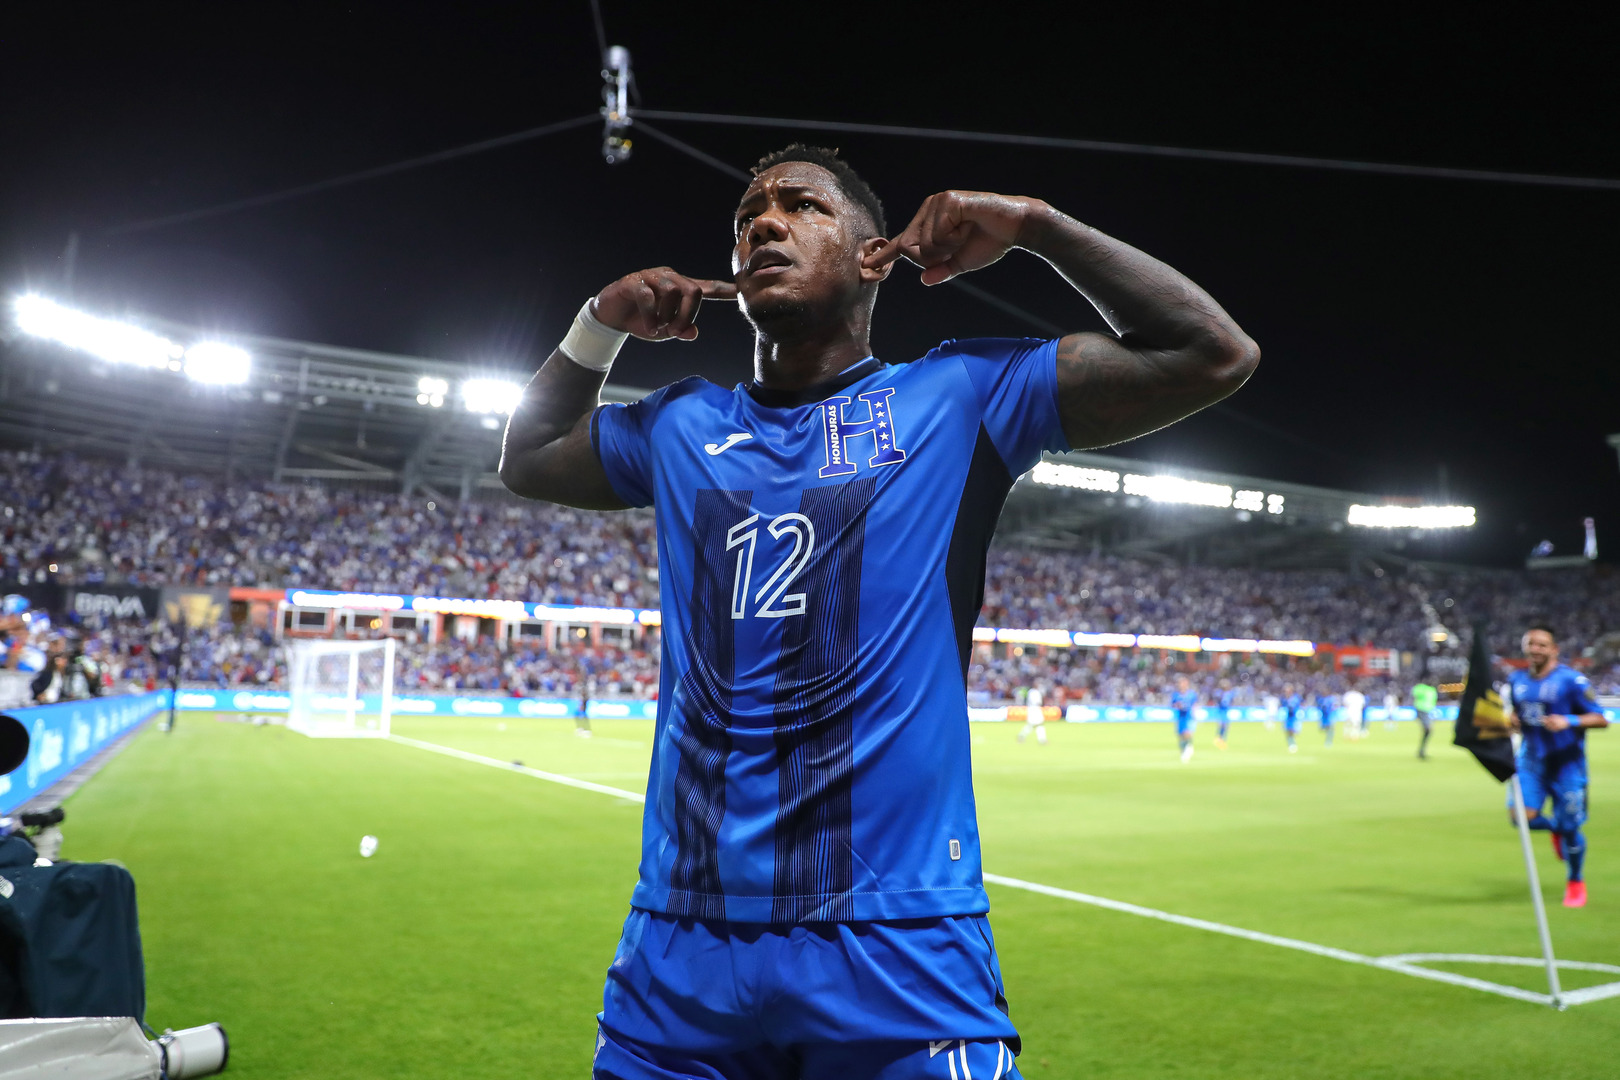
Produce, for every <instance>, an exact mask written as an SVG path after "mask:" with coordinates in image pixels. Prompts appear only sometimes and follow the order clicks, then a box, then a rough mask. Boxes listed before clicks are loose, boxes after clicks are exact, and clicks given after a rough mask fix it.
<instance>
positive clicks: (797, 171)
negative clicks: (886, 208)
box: [738, 161, 844, 206]
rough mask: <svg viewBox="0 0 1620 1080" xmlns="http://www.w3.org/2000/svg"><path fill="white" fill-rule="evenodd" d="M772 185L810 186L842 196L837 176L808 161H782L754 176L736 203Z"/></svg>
mask: <svg viewBox="0 0 1620 1080" xmlns="http://www.w3.org/2000/svg"><path fill="white" fill-rule="evenodd" d="M772 187H812V188H816V189H817V190H819V191H822V192H825V193H826V194H827V195H830V196H832V197H833V198H836V199H842V198H843V197H844V192H843V189H842V188H840V187H839V185H838V178H837V177H835V176H833V174H832V173H831V172H829V171H828V170H826V169H824V168H822V167H821V166H820V165H814V164H811V163H810V162H808V161H784V162H782V164H780V165H772V166H771V167H770V168H768V169H766V170H765V171H764V172H762V173H760V174H759V175H758V176H756V177H754V179H753V181H752V182H751V183H750V184H749V185H748V189H747V190H746V191H744V192H743V195H742V199H741V200H740V201H739V203H738V205H739V206H740V205H741V204H742V203H743V202H747V201H748V200H749V199H751V198H754V197H757V196H759V195H760V194H762V193H763V192H765V191H766V190H767V189H768V188H772Z"/></svg>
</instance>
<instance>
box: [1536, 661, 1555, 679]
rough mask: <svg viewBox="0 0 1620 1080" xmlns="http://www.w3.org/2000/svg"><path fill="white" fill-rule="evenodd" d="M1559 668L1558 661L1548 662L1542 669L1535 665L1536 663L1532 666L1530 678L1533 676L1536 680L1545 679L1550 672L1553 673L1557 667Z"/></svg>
mask: <svg viewBox="0 0 1620 1080" xmlns="http://www.w3.org/2000/svg"><path fill="white" fill-rule="evenodd" d="M1557 666H1558V661H1557V660H1556V659H1553V660H1548V661H1547V662H1546V663H1544V664H1542V665H1541V666H1540V667H1537V666H1536V665H1535V663H1534V662H1532V663H1531V664H1530V676H1531V678H1535V679H1545V678H1546V677H1547V673H1548V672H1549V671H1551V670H1552V669H1553V668H1555V667H1557Z"/></svg>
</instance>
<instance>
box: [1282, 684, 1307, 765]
mask: <svg viewBox="0 0 1620 1080" xmlns="http://www.w3.org/2000/svg"><path fill="white" fill-rule="evenodd" d="M1304 707H1305V698H1304V696H1303V695H1301V694H1300V693H1299V692H1298V691H1296V690H1295V689H1294V688H1293V686H1291V685H1290V686H1285V687H1283V696H1282V710H1283V734H1285V735H1287V736H1288V752H1289V753H1290V754H1297V753H1299V710H1301V709H1303V708H1304Z"/></svg>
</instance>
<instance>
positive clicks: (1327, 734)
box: [1316, 691, 1337, 746]
mask: <svg viewBox="0 0 1620 1080" xmlns="http://www.w3.org/2000/svg"><path fill="white" fill-rule="evenodd" d="M1336 708H1337V704H1336V703H1335V702H1334V700H1333V695H1332V694H1330V693H1328V692H1326V691H1323V692H1322V693H1320V694H1317V695H1316V726H1317V727H1319V728H1321V729H1322V745H1323V746H1332V745H1333V712H1334V710H1335V709H1336Z"/></svg>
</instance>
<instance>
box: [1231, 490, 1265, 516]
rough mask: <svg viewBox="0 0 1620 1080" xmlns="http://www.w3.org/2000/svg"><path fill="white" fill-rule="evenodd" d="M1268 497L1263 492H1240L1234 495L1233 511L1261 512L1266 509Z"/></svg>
mask: <svg viewBox="0 0 1620 1080" xmlns="http://www.w3.org/2000/svg"><path fill="white" fill-rule="evenodd" d="M1265 501H1266V495H1265V492H1263V491H1239V492H1234V493H1233V495H1232V509H1234V510H1252V511H1260V510H1264V509H1265Z"/></svg>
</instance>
